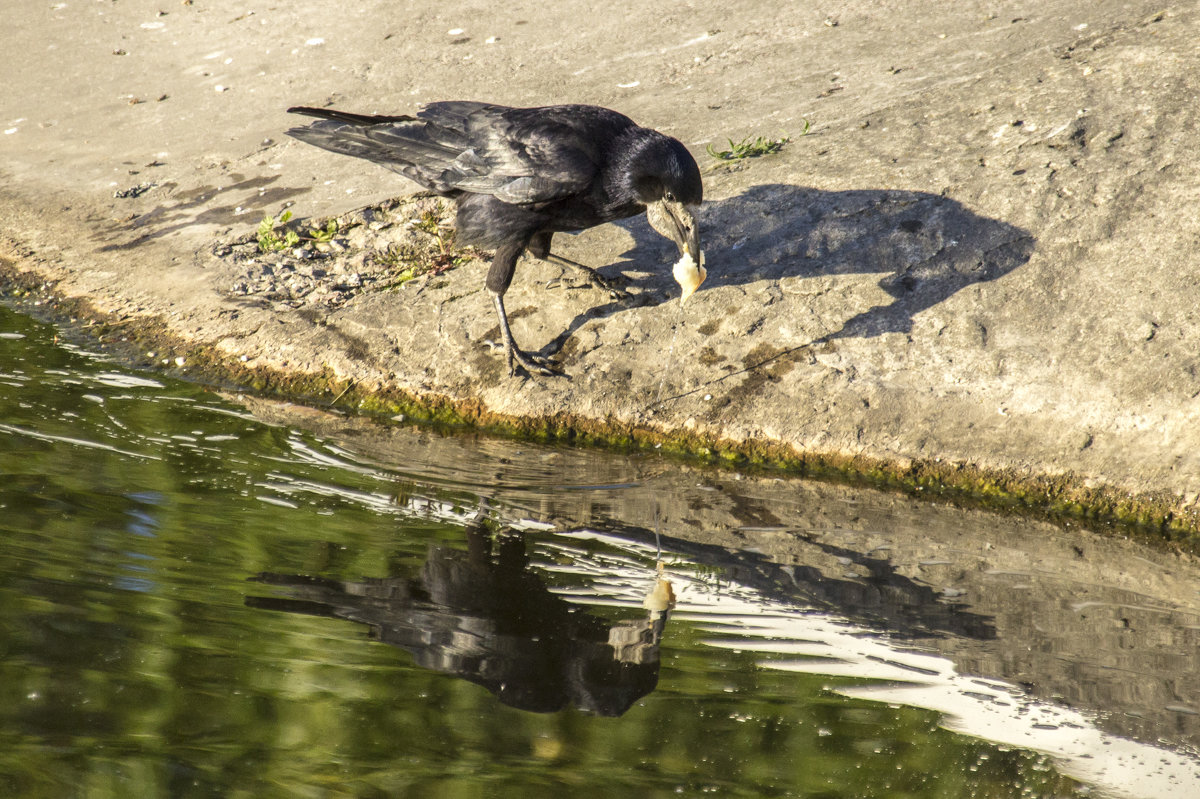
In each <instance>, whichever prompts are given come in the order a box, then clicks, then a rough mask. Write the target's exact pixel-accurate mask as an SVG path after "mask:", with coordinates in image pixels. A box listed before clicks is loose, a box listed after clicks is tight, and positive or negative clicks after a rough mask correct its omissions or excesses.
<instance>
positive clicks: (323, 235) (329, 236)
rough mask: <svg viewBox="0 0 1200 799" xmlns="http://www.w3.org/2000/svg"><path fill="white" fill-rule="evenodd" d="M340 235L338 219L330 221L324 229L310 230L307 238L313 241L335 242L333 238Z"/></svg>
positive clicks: (315, 228)
mask: <svg viewBox="0 0 1200 799" xmlns="http://www.w3.org/2000/svg"><path fill="white" fill-rule="evenodd" d="M337 234H338V223H337V220H336V219H330V220H329V221H328V222H326V223H325V227H324V228H319V227H314V228H309V230H308V235H307V236H305V238H307V239H309V240H311V241H320V242H328V241H333V237H334V236H336V235H337Z"/></svg>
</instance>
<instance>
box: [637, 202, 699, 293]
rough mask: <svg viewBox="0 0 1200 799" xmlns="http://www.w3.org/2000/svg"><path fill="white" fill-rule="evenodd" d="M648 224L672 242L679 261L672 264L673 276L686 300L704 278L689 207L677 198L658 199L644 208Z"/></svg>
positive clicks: (695, 230) (695, 227)
mask: <svg viewBox="0 0 1200 799" xmlns="http://www.w3.org/2000/svg"><path fill="white" fill-rule="evenodd" d="M646 219H647V220H648V221H649V222H650V227H652V228H654V229H655V230H657V231H658V232H659V233H661V234H662V235H663V236H665V237H666V238H668V239H670V240H671V241H673V242H675V246H676V247H678V248H679V255H680V258H679V261H678V262H676V264H675V272H674V274H675V280H676V281H677V282H678V283H679V285H680V287H682V288H683V298H682V299H684V300H686V299H687V298H688V297H690V296H691V295H692V293H693V292H695V291H696V289H697V288H698V287H699V286H700V284H701V283H703V282H704V278H705V277H707V276H708V270H706V269H705V268H704V254H703V253H702V252H701V251H700V230H699V227H698V226H697V225H696V216H695V214H693V213H692V209H691V208H689V207H688V206H686V205H684V204H683V203H681V202H678V201H671V200H659V201H658V202H656V203H651V204H650V205H649V206H647V208H646Z"/></svg>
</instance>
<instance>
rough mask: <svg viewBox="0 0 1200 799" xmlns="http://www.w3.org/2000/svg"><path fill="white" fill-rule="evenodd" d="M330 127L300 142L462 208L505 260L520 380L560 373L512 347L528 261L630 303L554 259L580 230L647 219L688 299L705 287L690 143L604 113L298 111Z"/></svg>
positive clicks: (496, 293) (470, 231) (473, 107)
mask: <svg viewBox="0 0 1200 799" xmlns="http://www.w3.org/2000/svg"><path fill="white" fill-rule="evenodd" d="M288 111H289V112H290V113H293V114H304V115H306V116H313V117H319V118H320V119H319V121H318V122H313V123H311V124H310V125H309V126H308V127H302V128H292V129H290V130H288V131H287V133H288V135H289V136H292V137H294V138H297V139H299V140H301V141H304V142H308V143H309V144H313V145H316V146H317V147H322V148H324V149H326V150H330V151H332V152H335V153H341V154H343V155H352V156H354V157H356V158H365V159H367V160H368V161H374V162H375V163H377V164H381V165H382V166H385V167H387V168H388V169H391V170H394V171H396V172H399V173H400V174H401V175H404V176H405V177H407V178H410V179H412V180H414V181H416V182H417V183H419V184H421V185H422V186H424V187H425V188H427V189H430V190H432V191H435V192H437V193H438V194H441V195H443V196H445V197H448V198H451V199H453V200H455V201H456V203H457V206H458V214H457V227H458V240H459V241H461V242H463V243H465V244H472V245H475V246H477V247H482V248H486V249H492V250H495V256H494V257H493V258H492V265H491V268H490V269H489V270H488V275H487V288H488V291H489V292H490V293H491V295H492V301H493V302H494V304H495V306H496V313H497V314H499V316H500V333H501V335H502V336H503V338H504V349H505V352H506V354H507V360H508V371H509V374H510V375H511V374H515V369H516V365H518V364H519V365H520V366H521V367H522V368H524V369H525V370H526V371H528V372H530V373H532V372H539V373H541V374H554V371H553V370H552V369H551V368H550V364H549V363H548V362H546V361H545V360H544V359H542V358H540V357H535V356H532V355H530V354H528V353H525V352H522V351H521V349H520V348H519V347H517V345H516V343H515V342H514V341H513V337H512V332H511V331H510V330H509V327H508V316H507V315H506V314H505V312H504V292H505V291H507V290H508V286H509V283H511V282H512V277H513V270H514V269H515V267H516V264H517V259H518V258H520V256H521V254H522V253H523V252H526V251H528V252H529V253H530V254H531V255H533V256H534V257H536V258H541V259H544V260H547V261H551V262H553V263H557V264H560V265H562V266H569V267H571V268H573V269H577V270H580V271H582V272H584V273H585V274H586V275H587V276H588V279H589V281H590V282H591V283H592V285H594V286H597V287H599V288H604V289H607V290H609V291H610V292H611V293H612V294H613V296H614V297H620V296H623V295H624V292H621V291H619V290H617V289H614V288H613V287H612V286H610V285H609V284H608V282H607V281H605V280H604V279H603V278H602V277H600V275H599V274H597V273H596V272H595V271H594V270H592V269H590V268H588V267H586V266H584V265H583V264H579V263H576V262H574V261H571V260H568V259H566V258H563V257H561V256H558V255H554V254H552V253H551V252H550V241H551V239H552V238H553V237H554V234H555V233H558V232H566V231H577V230H582V229H584V228H589V227H593V226H595V225H599V224H602V223H604V222H611V221H613V220H614V219H623V218H625V217H629V216H633V215H634V214H637V213H640V212H642V211H645V212H646V216H647V218H648V219H649V221H650V224H651V226H653V227H654V229H655V230H657V231H658V232H659V233H661V234H663V235H664V236H666V237H668V238H670V239H671V240H673V241H674V242H675V244H676V245H678V247H679V251H680V254H681V256H682V257H681V258H680V261H679V262H678V263H677V264H676V266H675V277H676V279H677V280H678V281H679V282H680V285H682V286H683V287H684V297H685V298H686V296H687V295H688V294H690V293H691V292H692V291H695V289H696V286H698V285H699V284H700V281H702V280H703V279H704V267H703V263H702V258H701V252H700V236H699V232H698V230H697V228H696V219H695V217H694V215H693V209H694V208H695V207H696V206H698V205H699V204H700V202H701V200H702V199H703V193H704V188H703V186H702V184H701V181H700V169H699V168H698V167H697V166H696V161H695V159H694V158H692V156H691V153H689V152H688V151H687V148H686V147H684V146H683V145H682V144H681V143H680V142H679V141H677V140H676V139H673V138H671V137H670V136H665V135H663V134H661V133H659V132H658V131H655V130H650V129H649V128H643V127H639V126H638V125H636V124H635V123H634V122H633V120H631V119H630V118H629V117H627V116H624V115H623V114H618V113H617V112H616V111H610V110H609V109H607V108H600V107H597V106H593V105H554V106H546V107H542V108H510V107H508V106H502V105H492V104H489V103H478V102H466V101H451V102H442V103H430V104H429V105H426V106H424V107H423V108H422V109H421V110H420V111H419V112H417V114H416V116H370V115H363V114H348V113H345V112H342V111H335V110H332V109H328V108H289V109H288Z"/></svg>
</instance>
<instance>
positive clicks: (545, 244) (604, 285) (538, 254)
mask: <svg viewBox="0 0 1200 799" xmlns="http://www.w3.org/2000/svg"><path fill="white" fill-rule="evenodd" d="M553 237H554V234H553V233H535V234H534V236H533V238H531V239H530V240H529V244H528V246H527V249H528V250H529V254H530V255H532V256H533V257H534V258H539V259H541V260H543V261H549V262H550V263H552V264H558V265H559V266H566V267H570V268H571V269H574V270H575V271H577V272H583V274H584V275H586V276H587V280H588V283H590V284H591V285H592V286H594V287H595V288H598V289H600V290H602V291H607V292H608V295H609V296H610V297H612V298H613V299H614V300H621V299H625V298H626V297H628V296H629V292H628V291H625V290H624V289H622V288H618V287H617V286H616V284H614V283H613V281H611V280H609V279H608V278H606V277H604V276H602V275H601V274H600V273H599V272H597V271H596V270H595V269H592V268H591V267H590V266H584V265H583V264H581V263H579V262H578V261H572V260H571V259H570V258H563V257H562V256H561V255H555V254H554V253H552V252H550V240H551V239H552V238H553Z"/></svg>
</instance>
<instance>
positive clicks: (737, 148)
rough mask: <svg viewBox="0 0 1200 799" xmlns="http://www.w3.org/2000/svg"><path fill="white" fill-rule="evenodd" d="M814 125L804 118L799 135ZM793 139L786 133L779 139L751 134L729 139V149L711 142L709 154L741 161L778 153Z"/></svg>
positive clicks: (805, 133) (718, 158) (719, 159)
mask: <svg viewBox="0 0 1200 799" xmlns="http://www.w3.org/2000/svg"><path fill="white" fill-rule="evenodd" d="M811 127H812V125H811V124H809V121H808V120H807V119H806V120H804V130H802V131H800V133H799V135H800V136H804V135H807V134H808V131H809V129H810V128H811ZM791 140H792V137H791V136H788V135H784V136H781V137H780V138H778V139H768V138H767V137H765V136H757V137H755V138H753V139H751V138H750V137H749V136H747V137H746V138H744V139H742V140H741V141H739V142H735V141H734V140H733V139H729V140H728V141H729V149H728V150H717V149H716V148H714V147H713V146H712V145H711V144H710V145H708V154H709V155H711V156H712V157H713V158H716V159H717V160H718V161H739V160H741V159H743V158H758V157H759V156H762V155H770V154H771V153H777V152H779V151H780V150H782V149H783V145H785V144H787V143H788V142H790V141H791Z"/></svg>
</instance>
